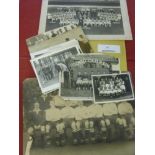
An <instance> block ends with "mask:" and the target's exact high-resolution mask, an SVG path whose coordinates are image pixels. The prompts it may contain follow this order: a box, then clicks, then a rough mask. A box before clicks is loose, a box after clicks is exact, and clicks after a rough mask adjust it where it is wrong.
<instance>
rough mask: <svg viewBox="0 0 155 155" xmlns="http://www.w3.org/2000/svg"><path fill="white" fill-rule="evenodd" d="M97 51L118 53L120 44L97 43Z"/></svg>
mask: <svg viewBox="0 0 155 155" xmlns="http://www.w3.org/2000/svg"><path fill="white" fill-rule="evenodd" d="M97 48H98V52H108V53H120V51H121V48H120V45H105V44H98V47H97Z"/></svg>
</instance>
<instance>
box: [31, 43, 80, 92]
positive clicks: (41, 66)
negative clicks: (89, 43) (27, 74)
mask: <svg viewBox="0 0 155 155" xmlns="http://www.w3.org/2000/svg"><path fill="white" fill-rule="evenodd" d="M76 45H78V42H77V44H76ZM76 45H75V44H73V45H72V46H68V47H65V46H63V48H61V49H60V48H58V49H59V50H58V49H54V51H50V50H49V53H48V54H44V55H42V56H40V57H37V58H35V59H32V60H31V64H32V66H33V69H34V71H35V74H36V76H37V79H38V82H39V85H40V88H41V90H42V92H43V93H47V92H50V91H53V90H56V89H58V88H59V73H60V72H61V71H65V70H67V67H66V64H67V61H66V60H67V59H68V58H69V57H72V56H74V55H77V54H80V50H79V49H80V48H79V46H76ZM60 47H61V46H60Z"/></svg>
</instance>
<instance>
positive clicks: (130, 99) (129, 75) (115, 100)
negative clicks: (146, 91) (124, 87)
mask: <svg viewBox="0 0 155 155" xmlns="http://www.w3.org/2000/svg"><path fill="white" fill-rule="evenodd" d="M125 74H126V75H128V77H129V81H130V86H131V91H132V97H131V98H129V99H128V98H127V99H119V100H118V99H114V100H110V101H107V100H106V101H104V100H103V101H99V102H98V101H96V100H95V92H94V82H93V77H103V76H104V77H106V76H117V75H125ZM91 79H92V86H93V101H94V103H96V104H99V103H112V102H115V103H117V102H122V101H132V100H134V99H135V97H134V90H133V85H132V80H131V74H130V73H129V72H125V73H119V74H100V75H92V76H91Z"/></svg>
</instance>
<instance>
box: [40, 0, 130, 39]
mask: <svg viewBox="0 0 155 155" xmlns="http://www.w3.org/2000/svg"><path fill="white" fill-rule="evenodd" d="M68 24H74V25H79V26H81V27H82V29H83V31H84V33H85V34H86V35H87V37H88V39H90V40H94V39H97V40H102V39H117V40H118V39H119V40H131V39H132V35H131V29H130V22H129V18H128V11H127V6H126V0H113V1H111V0H106V1H105V0H100V1H96V0H89V1H86V0H83V1H81V0H80V1H78V2H77V1H75V0H74V1H70V0H66V1H62V0H59V1H55V0H45V1H43V3H42V12H41V19H40V29H39V32H45V31H49V30H51V29H55V28H56V27H60V26H64V25H68Z"/></svg>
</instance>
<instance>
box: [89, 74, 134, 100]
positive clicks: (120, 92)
mask: <svg viewBox="0 0 155 155" xmlns="http://www.w3.org/2000/svg"><path fill="white" fill-rule="evenodd" d="M92 80H93V94H94V102H96V103H103V102H104V103H106V102H119V101H127V100H134V93H133V87H132V82H131V77H130V74H129V73H120V74H113V75H110V74H107V75H106V74H105V75H93V76H92Z"/></svg>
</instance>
